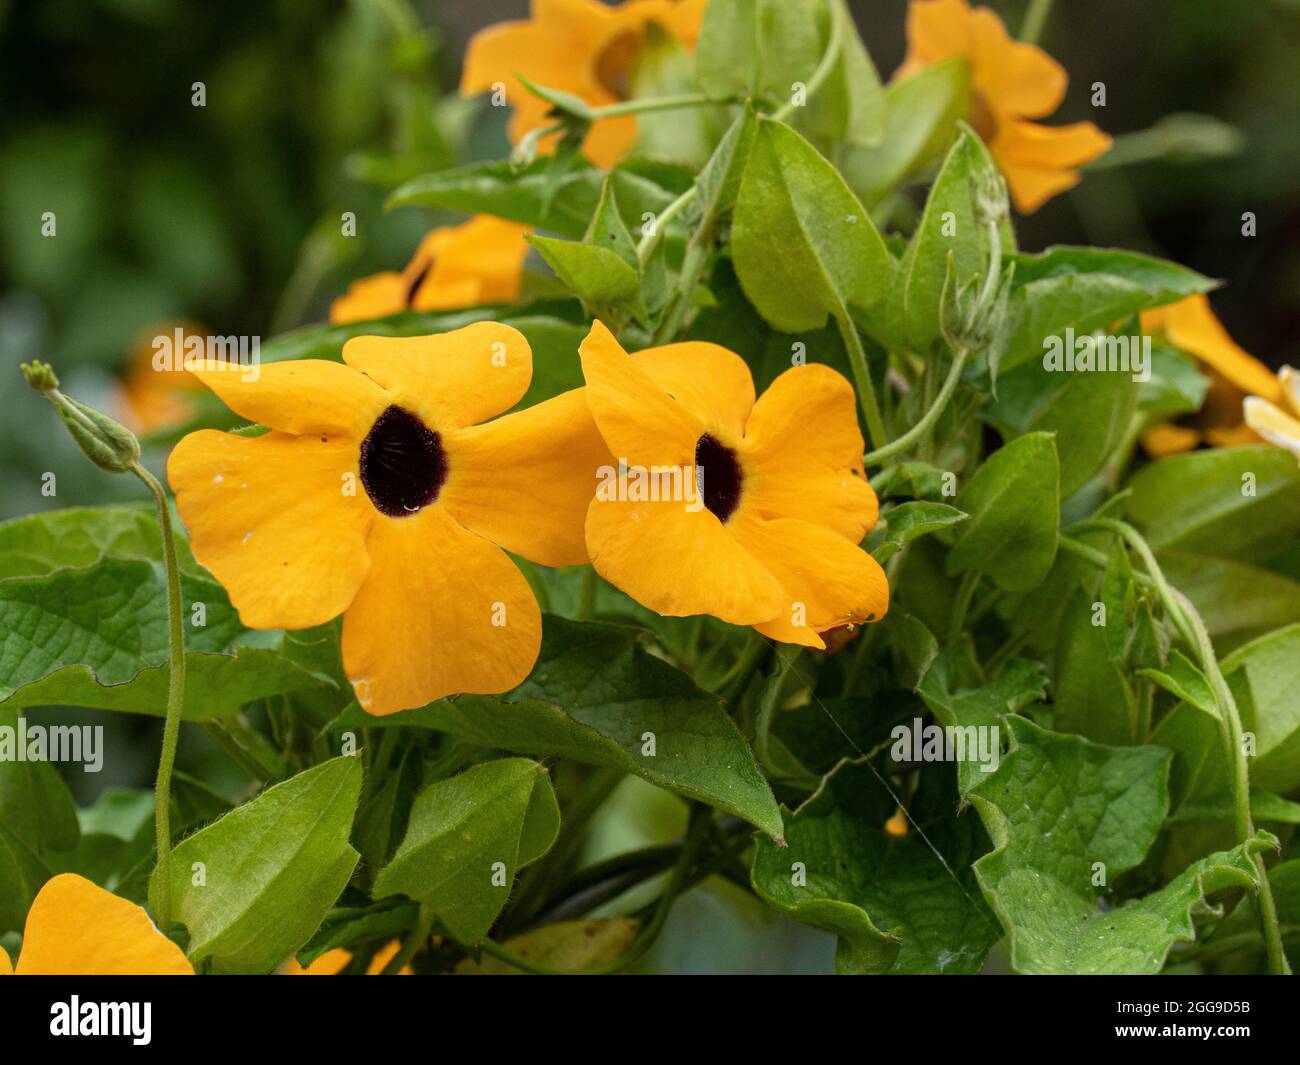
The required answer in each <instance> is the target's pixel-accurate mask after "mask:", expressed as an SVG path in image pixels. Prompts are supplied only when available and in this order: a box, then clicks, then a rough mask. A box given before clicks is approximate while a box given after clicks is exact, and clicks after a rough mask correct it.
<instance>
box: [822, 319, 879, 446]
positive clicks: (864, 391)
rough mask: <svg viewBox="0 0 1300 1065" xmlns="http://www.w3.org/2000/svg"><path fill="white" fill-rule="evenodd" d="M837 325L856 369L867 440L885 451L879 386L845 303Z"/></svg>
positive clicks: (855, 376) (859, 400)
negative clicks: (874, 380)
mask: <svg viewBox="0 0 1300 1065" xmlns="http://www.w3.org/2000/svg"><path fill="white" fill-rule="evenodd" d="M835 324H836V325H837V326H839V330H840V336H841V337H842V338H843V340H844V347H845V348H846V349H847V350H848V353H849V366H850V367H852V369H853V383H854V384H855V385H857V388H858V402H859V404H861V406H862V417H863V420H864V421H865V422H866V423H867V438H868V439H869V440H870V441H871V446H872V447H873V448H875V449H876V450H877V451H879V450H881V449H883V448H884V447H885V446H886V445H885V441H886V440H887V439H888V434H887V433H886V432H885V422H884V419H882V418H881V417H880V404H879V403H877V402H876V386H875V385H874V384H872V382H871V370H870V368H869V367H868V366H867V352H866V349H865V348H863V346H862V337H860V336H859V335H858V327H857V326H856V325H854V324H853V319H852V318H850V317H849V312H848V308H846V307H845V306H844V305H843V304H841V305H840V306H839V308H837V310H836V311H835Z"/></svg>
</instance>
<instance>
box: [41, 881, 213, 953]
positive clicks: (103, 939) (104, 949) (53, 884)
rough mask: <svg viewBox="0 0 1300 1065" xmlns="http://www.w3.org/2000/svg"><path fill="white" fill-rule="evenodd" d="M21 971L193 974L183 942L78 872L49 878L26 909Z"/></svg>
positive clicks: (140, 911)
mask: <svg viewBox="0 0 1300 1065" xmlns="http://www.w3.org/2000/svg"><path fill="white" fill-rule="evenodd" d="M16 972H17V973H18V975H19V976H32V975H40V976H51V975H64V976H141V975H157V976H193V975H194V967H193V966H192V965H190V963H189V961H188V960H187V959H186V957H185V954H184V953H183V952H182V951H181V948H180V947H178V946H177V945H176V944H175V943H173V942H172V941H171V940H170V939H168V938H167V937H166V936H164V935H163V934H162V933H161V932H159V931H158V929H156V928H155V927H154V926H153V922H152V921H150V920H149V915H148V914H147V913H145V912H144V910H142V909H141V908H140V907H139V906H137V905H135V903H133V902H128V901H127V900H126V899H121V898H118V897H117V896H116V895H114V894H112V893H111V892H108V891H105V890H104V889H103V888H101V887H97V886H96V885H95V884H92V883H91V882H90V881H89V880H87V879H85V878H84V877H81V876H77V875H76V874H75V873H61V874H60V875H59V876H56V877H54V878H52V879H50V880H47V881H46V882H45V886H44V887H43V888H41V890H40V892H39V893H38V894H37V896H36V899H35V900H34V901H33V902H32V908H31V910H30V911H29V912H28V914H27V926H26V928H25V929H24V930H23V949H22V953H21V954H20V955H19V957H18V966H17V969H16Z"/></svg>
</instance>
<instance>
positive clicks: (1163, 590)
mask: <svg viewBox="0 0 1300 1065" xmlns="http://www.w3.org/2000/svg"><path fill="white" fill-rule="evenodd" d="M1085 524H1086V525H1089V526H1092V527H1094V528H1099V529H1106V530H1107V531H1109V532H1112V533H1114V534H1116V535H1117V536H1120V537H1121V538H1122V539H1123V540H1124V541H1125V542H1126V543H1127V544H1128V545H1129V546H1130V547H1131V548H1132V549H1133V550H1134V552H1136V553H1137V555H1138V556H1139V557H1140V558H1141V559H1142V563H1143V565H1144V566H1145V567H1146V571H1147V573H1148V574H1149V575H1150V577H1151V579H1152V581H1154V582H1155V586H1156V589H1157V590H1158V592H1159V594H1160V599H1161V602H1162V604H1163V605H1164V608H1165V612H1166V613H1167V614H1168V615H1169V616H1170V618H1172V619H1173V622H1174V625H1175V626H1176V627H1177V628H1178V630H1179V632H1181V633H1182V634H1183V637H1184V639H1185V640H1186V641H1187V643H1188V644H1190V645H1191V646H1192V647H1193V648H1195V650H1196V654H1197V658H1198V659H1200V666H1201V669H1202V671H1203V672H1204V673H1205V676H1206V679H1207V680H1208V681H1209V682H1210V689H1211V690H1212V691H1213V692H1214V701H1215V703H1216V704H1217V706H1218V710H1219V712H1218V714H1217V715H1216V716H1217V718H1218V723H1219V737H1220V739H1221V740H1222V742H1223V747H1224V752H1223V753H1224V756H1225V757H1226V758H1227V760H1228V765H1229V766H1230V772H1231V773H1232V802H1233V819H1234V823H1235V824H1234V827H1235V830H1236V835H1237V837H1238V838H1239V839H1240V840H1241V841H1242V842H1243V843H1244V842H1245V841H1246V840H1248V839H1249V838H1250V837H1251V836H1253V835H1254V834H1255V822H1254V818H1253V816H1252V814H1251V811H1250V766H1249V765H1248V763H1247V761H1246V749H1245V744H1244V742H1243V729H1242V727H1241V714H1240V712H1239V711H1238V709H1237V700H1236V699H1235V698H1233V695H1232V689H1231V688H1229V687H1228V682H1227V680H1226V679H1225V677H1224V676H1223V670H1222V669H1221V668H1220V666H1219V659H1218V656H1217V655H1216V654H1215V653H1214V645H1213V643H1212V642H1211V641H1210V635H1209V632H1208V631H1207V630H1206V628H1205V622H1203V621H1202V620H1201V615H1200V614H1199V613H1198V612H1197V610H1196V608H1195V607H1194V606H1193V605H1192V603H1191V601H1190V600H1188V598H1187V597H1186V596H1185V595H1183V594H1182V593H1181V592H1178V591H1176V590H1175V589H1173V588H1172V587H1171V586H1170V584H1169V582H1168V581H1167V580H1166V579H1165V575H1164V572H1163V570H1161V568H1160V564H1159V563H1158V562H1157V561H1156V557H1155V554H1154V552H1152V550H1151V547H1150V546H1149V545H1148V544H1147V542H1146V540H1145V539H1144V538H1143V536H1142V534H1141V533H1139V532H1138V531H1137V530H1136V529H1135V528H1133V526H1131V525H1129V524H1128V523H1127V522H1122V521H1116V520H1115V519H1113V518H1093V519H1091V520H1090V521H1088V522H1086V523H1085ZM1253 861H1254V863H1255V868H1256V870H1257V871H1258V873H1259V919H1260V930H1261V932H1262V933H1263V937H1264V947H1265V950H1266V952H1267V954H1268V967H1269V971H1270V972H1272V973H1274V974H1276V975H1285V974H1288V973H1289V972H1290V971H1291V970H1290V966H1289V964H1288V962H1287V959H1286V953H1285V951H1284V950H1283V947H1282V933H1281V929H1280V927H1279V925H1278V914H1277V905H1276V903H1275V902H1274V900H1273V888H1272V885H1271V884H1270V883H1269V879H1268V869H1267V868H1266V867H1265V865H1264V858H1263V856H1262V855H1260V854H1255V855H1253Z"/></svg>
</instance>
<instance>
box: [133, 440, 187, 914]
mask: <svg viewBox="0 0 1300 1065" xmlns="http://www.w3.org/2000/svg"><path fill="white" fill-rule="evenodd" d="M131 472H132V473H134V474H135V475H136V476H137V477H139V478H140V480H141V481H143V482H144V484H145V487H146V488H148V489H149V491H150V492H152V493H153V498H154V503H155V504H156V505H157V507H158V528H159V531H160V533H161V535H162V555H163V570H164V572H165V573H166V576H167V631H168V637H169V643H168V657H167V712H166V716H165V717H164V718H163V738H162V754H161V756H160V757H159V759H158V780H157V783H156V785H155V787H154V840H155V845H156V847H157V848H158V870H157V872H158V912H157V913H155V914H154V916H155V917H156V918H157V923H158V927H159V928H161V929H163V931H164V932H165V931H166V930H167V929H168V928H170V927H171V916H172V881H171V857H172V835H171V802H172V770H173V769H174V768H175V765H176V744H177V742H178V741H179V739H180V734H181V708H182V706H183V705H184V702H185V628H184V624H185V623H184V606H183V604H182V602H181V571H180V565H179V564H178V563H177V561H176V538H175V536H174V535H173V533H172V516H171V511H170V510H168V508H167V492H166V491H165V490H164V489H163V486H162V485H161V484H159V483H158V478H156V477H155V476H154V475H153V474H152V473H150V472H149V471H148V470H146V469H145V468H144V467H143V466H142V465H140V464H139V463H138V462H137V463H136V464H135V465H133V466H132V467H131Z"/></svg>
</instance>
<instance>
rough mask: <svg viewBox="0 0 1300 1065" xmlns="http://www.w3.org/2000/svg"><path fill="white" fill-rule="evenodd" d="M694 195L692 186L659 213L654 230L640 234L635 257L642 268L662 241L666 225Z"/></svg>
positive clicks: (695, 192) (694, 188)
mask: <svg viewBox="0 0 1300 1065" xmlns="http://www.w3.org/2000/svg"><path fill="white" fill-rule="evenodd" d="M696 195H698V190H697V189H696V187H695V186H694V185H692V186H691V187H690V188H689V189H687V190H686V191H685V192H683V193H682V194H681V195H680V196H678V197H677V199H675V200H673V202H672V203H670V204H669V205H668V206H667V207H665V208H664V209H663V211H662V212H660V214H659V216H658V217H657V218H656V219H655V223H654V229H652V230H651V231H650V232H649V233H645V234H642V236H641V239H640V240H639V241H638V242H637V246H636V257H637V259H638V260H639V261H640V263H641V265H642V266H644V265H645V263H646V260H647V259H649V258H650V255H651V253H652V252H653V251H654V250H655V248H656V247H657V246H658V244H659V241H660V240H661V239H663V233H664V229H665V228H666V227H667V225H668V223H669V222H671V221H672V220H673V219H674V218H676V217H677V216H678V215H679V214H681V213H682V211H683V210H685V209H686V207H687V206H689V205H690V203H691V201H692V200H694V199H695V197H696Z"/></svg>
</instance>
